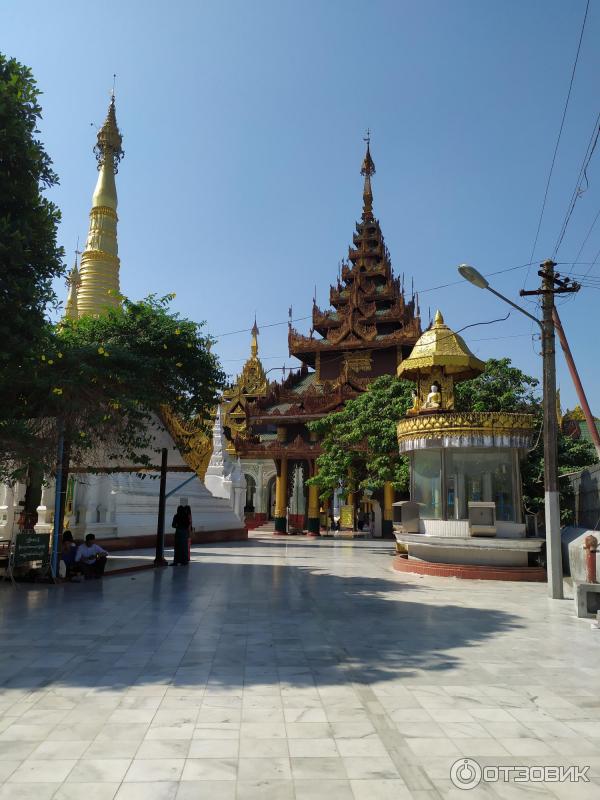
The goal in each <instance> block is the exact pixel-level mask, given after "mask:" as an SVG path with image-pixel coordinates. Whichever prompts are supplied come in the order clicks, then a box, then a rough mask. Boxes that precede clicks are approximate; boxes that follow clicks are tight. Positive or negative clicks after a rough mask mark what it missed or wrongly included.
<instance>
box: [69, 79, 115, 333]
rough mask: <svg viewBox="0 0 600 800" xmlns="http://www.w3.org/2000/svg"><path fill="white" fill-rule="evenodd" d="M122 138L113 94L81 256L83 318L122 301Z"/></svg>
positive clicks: (99, 148)
mask: <svg viewBox="0 0 600 800" xmlns="http://www.w3.org/2000/svg"><path fill="white" fill-rule="evenodd" d="M122 141H123V138H122V136H121V132H120V131H119V127H118V125H117V115H116V111H115V96H114V94H113V95H112V97H111V101H110V105H109V107H108V113H107V115H106V119H105V120H104V124H103V125H102V127H101V128H100V130H99V131H98V137H97V142H96V146H95V147H94V153H95V155H96V159H97V161H98V170H99V174H98V181H97V183H96V189H95V191H94V194H93V196H92V210H91V211H90V227H89V232H88V236H87V241H86V244H85V249H84V251H83V255H82V257H81V269H80V273H81V284H80V287H79V290H78V293H77V309H78V314H79V316H80V317H81V316H85V315H87V314H92V315H94V316H98V314H101V313H102V312H103V311H107V310H108V309H110V308H117V307H118V306H119V304H120V302H121V299H120V291H119V266H120V262H119V256H118V246H117V187H116V184H115V175H116V173H117V171H118V165H119V162H120V161H121V159H122V158H123V155H124V152H123V148H122V146H121V145H122Z"/></svg>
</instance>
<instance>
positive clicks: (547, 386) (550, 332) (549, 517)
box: [458, 261, 564, 600]
mask: <svg viewBox="0 0 600 800" xmlns="http://www.w3.org/2000/svg"><path fill="white" fill-rule="evenodd" d="M554 266H555V265H554V262H552V261H546V262H545V263H544V264H542V269H541V271H540V273H539V274H540V276H541V277H542V290H541V292H540V294H541V295H542V308H543V312H544V316H543V319H541V320H539V319H538V318H537V317H534V316H533V314H530V313H529V312H528V311H525V309H524V308H521V306H518V305H517V304H516V303H513V301H512V300H509V298H508V297H505V296H504V295H503V294H500V292H497V291H496V290H495V289H492V287H491V286H490V285H489V283H488V281H487V280H486V278H484V276H483V275H482V274H481V273H480V272H478V271H477V270H476V269H475V268H474V267H470V266H468V265H467V264H461V265H460V267H459V268H458V271H459V273H460V274H461V275H462V277H463V278H464V279H465V280H467V281H469V283H472V284H473V285H474V286H477V287H478V288H479V289H487V290H488V292H491V293H492V294H495V295H496V297H499V298H500V299H501V300H503V301H504V302H505V303H508V305H510V306H512V307H513V308H515V309H516V310H517V311H519V312H520V313H521V314H524V315H525V316H526V317H529V319H531V320H533V321H534V322H536V323H537V324H538V325H539V327H540V331H541V334H542V359H543V367H544V378H543V398H542V399H543V409H544V510H545V515H546V560H547V572H548V594H549V596H550V597H551V598H553V599H554V600H562V599H563V597H564V595H563V574H562V552H561V535H560V496H559V492H558V468H557V462H558V459H557V436H558V424H557V419H556V364H555V358H554V354H555V348H554V322H553V319H552V310H553V307H554V294H553V289H554Z"/></svg>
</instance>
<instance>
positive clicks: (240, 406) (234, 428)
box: [221, 319, 268, 452]
mask: <svg viewBox="0 0 600 800" xmlns="http://www.w3.org/2000/svg"><path fill="white" fill-rule="evenodd" d="M259 332H260V331H259V329H258V325H257V324H256V319H255V320H254V325H253V327H252V330H251V332H250V333H251V337H252V338H251V344H250V358H249V359H248V360H247V361H246V363H245V364H244V367H243V369H242V371H241V373H240V374H239V375H238V377H237V379H236V381H235V383H234V384H233V385H232V386H230V387H229V388H228V389H226V390H225V391H224V392H223V400H222V402H221V408H222V410H223V426H224V428H225V431H226V433H227V435H228V438H229V443H228V446H227V449H228V450H229V451H230V452H235V448H234V446H233V441H234V440H235V439H237V438H242V439H243V438H244V437H245V436H246V408H247V405H248V403H250V402H252V401H253V400H256V399H257V398H259V397H263V396H264V395H266V393H267V388H268V381H267V376H266V374H265V370H264V368H263V365H262V362H261V360H260V358H259V357H258V334H259Z"/></svg>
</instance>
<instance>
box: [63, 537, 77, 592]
mask: <svg viewBox="0 0 600 800" xmlns="http://www.w3.org/2000/svg"><path fill="white" fill-rule="evenodd" d="M76 556H77V545H76V544H75V542H74V541H73V534H72V533H71V531H64V532H63V536H62V550H61V553H60V560H61V565H60V567H59V569H60V577H61V578H65V579H66V580H68V581H70V580H71V578H72V577H73V575H74V573H75V572H76V566H75V558H76ZM63 569H64V573H63Z"/></svg>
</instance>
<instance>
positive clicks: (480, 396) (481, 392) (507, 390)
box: [454, 358, 541, 414]
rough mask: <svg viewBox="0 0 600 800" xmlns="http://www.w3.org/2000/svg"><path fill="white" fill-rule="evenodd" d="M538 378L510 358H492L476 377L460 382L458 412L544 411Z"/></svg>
mask: <svg viewBox="0 0 600 800" xmlns="http://www.w3.org/2000/svg"><path fill="white" fill-rule="evenodd" d="M538 385H539V381H538V380H537V378H533V377H531V375H526V374H525V373H524V372H522V371H521V370H520V369H517V367H512V366H511V361H510V358H500V359H496V358H490V359H488V360H487V361H486V363H485V370H484V372H482V373H481V375H478V376H477V377H476V378H472V379H471V380H469V381H463V382H462V383H457V384H456V386H455V388H454V403H455V407H456V409H457V411H515V412H518V411H521V412H524V413H529V414H537V413H538V412H541V399H540V397H539V394H538V393H537V391H536V390H537V387H538Z"/></svg>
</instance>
